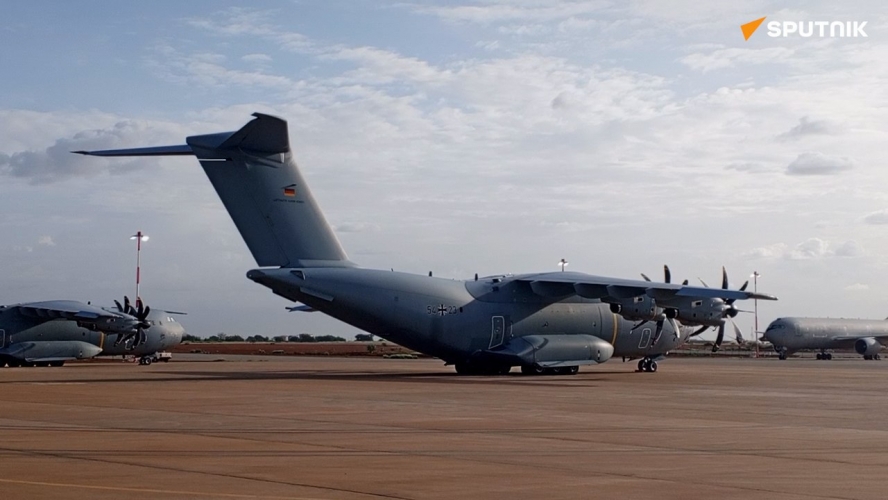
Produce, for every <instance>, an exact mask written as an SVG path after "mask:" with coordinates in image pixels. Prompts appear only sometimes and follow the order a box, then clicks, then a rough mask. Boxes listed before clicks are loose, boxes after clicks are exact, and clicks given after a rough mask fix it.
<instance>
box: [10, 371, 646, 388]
mask: <svg viewBox="0 0 888 500" xmlns="http://www.w3.org/2000/svg"><path fill="white" fill-rule="evenodd" d="M613 375H633V376H636V375H635V373H634V372H628V371H616V370H611V371H595V372H587V373H581V374H579V375H573V376H568V375H561V376H557V375H540V376H526V375H522V374H519V373H511V374H508V375H497V376H465V375H458V374H456V373H453V372H441V373H415V372H388V373H370V372H342V371H330V372H324V371H295V370H294V371H262V372H240V371H222V370H220V371H170V372H164V373H162V374H158V373H151V374H148V373H139V372H137V371H136V370H134V373H133V374H132V375H128V376H124V377H114V378H102V379H93V378H83V377H77V376H76V375H74V376H71V377H66V378H58V379H25V380H23V379H17V380H0V384H19V383H39V384H65V383H68V384H70V383H81V384H108V383H127V384H132V383H141V384H155V383H169V382H190V381H195V382H197V381H202V382H206V381H208V380H217V381H242V380H319V381H347V382H400V383H436V384H446V385H452V384H465V385H478V384H509V385H515V384H518V385H528V386H539V385H545V386H548V387H590V386H595V385H598V383H599V382H602V381H605V379H606V378H609V377H611V376H613Z"/></svg>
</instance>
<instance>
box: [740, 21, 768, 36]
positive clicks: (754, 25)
mask: <svg viewBox="0 0 888 500" xmlns="http://www.w3.org/2000/svg"><path fill="white" fill-rule="evenodd" d="M765 17H768V16H765ZM764 20H765V18H764V17H763V18H761V19H756V20H755V21H752V22H749V23H746V24H741V25H740V30H741V31H743V38H745V39H747V40H749V37H751V36H752V34H753V33H755V30H757V29H758V27H759V26H761V25H762V22H764Z"/></svg>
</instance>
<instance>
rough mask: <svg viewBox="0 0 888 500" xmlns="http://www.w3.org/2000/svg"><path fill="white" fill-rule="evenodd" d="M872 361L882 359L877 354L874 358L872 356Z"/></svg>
mask: <svg viewBox="0 0 888 500" xmlns="http://www.w3.org/2000/svg"><path fill="white" fill-rule="evenodd" d="M873 359H875V360H876V361H879V360H880V359H882V357H881V356H879V355H878V354H876V355H875V356H873Z"/></svg>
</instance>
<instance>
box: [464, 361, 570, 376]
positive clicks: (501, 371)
mask: <svg viewBox="0 0 888 500" xmlns="http://www.w3.org/2000/svg"><path fill="white" fill-rule="evenodd" d="M454 367H455V368H456V373H458V374H460V375H507V374H508V373H509V372H510V371H511V370H512V367H511V366H506V365H488V364H476V363H456V365H454ZM579 371H580V367H579V366H559V367H555V368H546V367H542V366H539V365H523V366H522V367H521V374H522V375H576V374H577V373H579Z"/></svg>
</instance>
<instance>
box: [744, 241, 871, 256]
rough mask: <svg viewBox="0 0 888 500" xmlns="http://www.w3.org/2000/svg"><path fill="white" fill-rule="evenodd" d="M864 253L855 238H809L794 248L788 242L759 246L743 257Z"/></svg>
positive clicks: (851, 254) (859, 254) (856, 254)
mask: <svg viewBox="0 0 888 500" xmlns="http://www.w3.org/2000/svg"><path fill="white" fill-rule="evenodd" d="M864 253H865V252H864V250H863V247H862V246H861V245H860V243H858V242H857V241H855V240H848V241H843V242H829V241H826V240H823V239H821V238H808V239H807V240H805V241H802V242H801V243H799V244H797V245H796V246H795V247H792V248H790V246H789V245H787V244H786V243H774V244H772V245H768V246H763V247H758V248H755V249H753V250H750V251H748V252H746V253H744V254H743V258H744V259H747V260H756V259H788V260H818V259H824V258H829V257H860V256H862V255H864Z"/></svg>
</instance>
